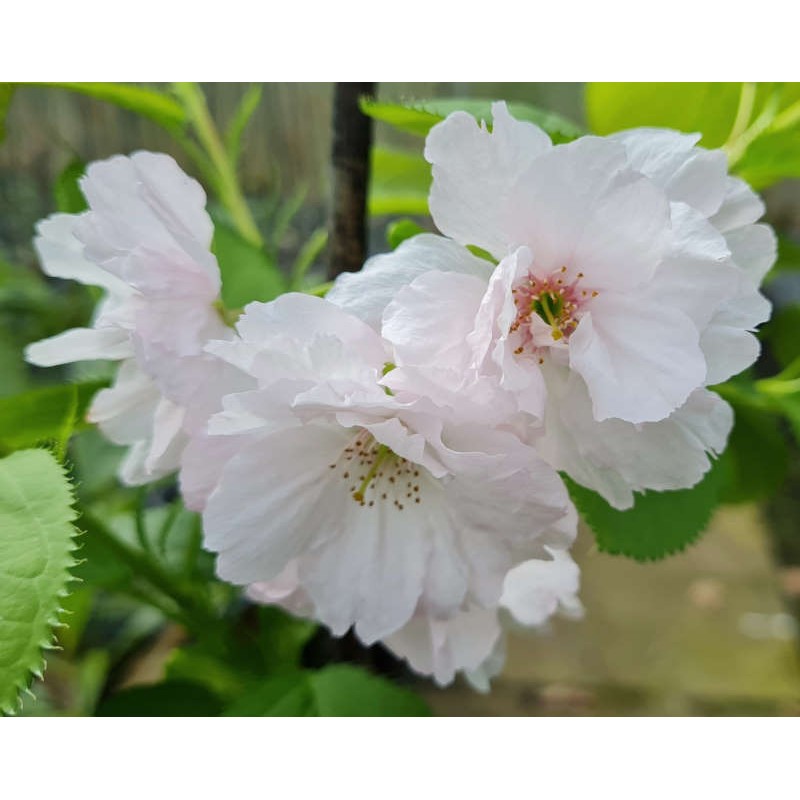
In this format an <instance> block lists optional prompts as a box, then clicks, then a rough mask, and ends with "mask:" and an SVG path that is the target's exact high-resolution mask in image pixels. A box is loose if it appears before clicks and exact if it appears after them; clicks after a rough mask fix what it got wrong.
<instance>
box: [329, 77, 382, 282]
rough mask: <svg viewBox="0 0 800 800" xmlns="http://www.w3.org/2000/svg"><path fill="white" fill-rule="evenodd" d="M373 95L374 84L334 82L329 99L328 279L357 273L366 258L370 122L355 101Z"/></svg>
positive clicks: (370, 140) (370, 143)
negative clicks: (330, 197) (331, 145)
mask: <svg viewBox="0 0 800 800" xmlns="http://www.w3.org/2000/svg"><path fill="white" fill-rule="evenodd" d="M374 94H375V84H374V83H337V84H336V89H335V92H334V98H333V208H332V212H331V220H330V239H329V247H330V249H329V262H328V278H329V279H330V280H333V279H334V278H335V277H336V276H337V275H339V273H341V272H357V271H358V270H360V269H361V267H362V266H363V264H364V259H365V258H366V255H367V227H366V212H367V188H368V186H369V152H370V146H371V145H372V120H371V119H370V118H369V117H367V116H365V115H364V114H362V113H361V110H360V109H359V107H358V100H359V98H360V97H363V96H364V95H367V96H373V95H374Z"/></svg>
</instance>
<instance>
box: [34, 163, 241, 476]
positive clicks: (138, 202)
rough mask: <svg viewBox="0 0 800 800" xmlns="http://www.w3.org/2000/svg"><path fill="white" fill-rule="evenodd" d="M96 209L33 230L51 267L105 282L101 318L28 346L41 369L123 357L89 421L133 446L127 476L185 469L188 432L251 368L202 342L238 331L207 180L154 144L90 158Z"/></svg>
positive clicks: (88, 189) (91, 200)
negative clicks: (228, 318) (225, 295)
mask: <svg viewBox="0 0 800 800" xmlns="http://www.w3.org/2000/svg"><path fill="white" fill-rule="evenodd" d="M81 188H82V190H83V193H84V194H85V196H86V199H87V201H88V204H89V210H87V211H85V212H83V213H81V214H55V215H53V216H51V217H49V218H48V219H46V220H43V221H42V222H40V223H39V225H38V229H37V236H36V239H35V245H36V249H37V251H38V253H39V257H40V260H41V263H42V269H43V270H44V271H45V272H46V273H47V274H48V275H51V276H53V277H57V278H65V279H72V280H77V281H80V282H81V283H85V284H88V285H92V286H98V287H100V288H102V289H103V290H104V291H105V295H104V297H103V299H102V300H101V302H100V303H99V304H98V306H97V309H96V312H95V315H94V319H93V321H92V325H91V327H89V328H76V329H73V330H69V331H65V332H64V333H61V334H58V335H57V336H53V337H51V338H49V339H45V340H43V341H40V342H35V343H33V344H31V345H29V346H28V348H27V351H26V358H27V359H28V361H30V362H31V363H34V364H37V365H39V366H53V365H56V364H66V363H69V362H73V361H81V360H87V359H88V360H92V359H108V360H114V361H120V362H121V364H120V368H119V370H118V372H117V376H116V381H115V383H114V385H113V386H112V387H111V388H108V389H103V390H101V391H100V392H98V394H97V396H96V397H95V398H94V401H93V402H92V405H91V408H90V409H89V414H88V418H89V420H90V421H92V422H96V423H97V424H98V425H99V427H100V429H101V430H102V431H103V432H104V433H105V434H106V435H107V436H108V437H109V438H110V439H111V440H112V441H113V442H115V443H117V444H122V445H129V446H130V449H129V451H128V454H127V456H126V458H125V461H124V462H123V465H122V468H121V478H122V479H123V480H124V481H125V482H126V483H130V484H139V483H145V482H147V481H150V480H153V479H155V478H158V477H160V476H162V475H165V474H167V473H169V472H172V471H174V470H175V469H177V467H178V466H179V463H180V458H181V454H182V452H183V448H184V447H185V445H186V443H187V441H188V437H189V436H190V435H191V434H193V433H195V432H197V431H198V430H199V429H200V428H202V427H203V425H204V424H205V422H206V420H207V418H208V416H209V415H210V414H211V412H212V411H216V410H218V408H219V401H220V398H221V396H222V394H223V393H224V392H225V391H226V390H227V391H233V390H235V389H237V388H243V387H244V386H245V385H246V383H245V382H244V376H242V375H241V374H238V371H237V370H233V369H231V368H230V366H229V365H227V364H225V363H224V362H222V361H220V360H218V359H215V358H214V357H213V356H211V355H210V354H208V353H205V352H204V351H203V348H204V346H205V344H206V342H207V341H208V340H209V339H211V338H214V339H223V338H230V337H232V336H233V332H232V331H231V330H230V329H229V328H228V327H227V326H226V325H225V324H224V323H223V321H222V319H221V318H220V315H219V312H218V310H217V308H216V307H215V306H216V304H217V301H218V299H219V291H220V275H219V268H218V267H217V262H216V259H215V257H214V255H213V254H212V253H211V252H210V249H209V248H210V244H211V238H212V235H213V226H212V222H211V219H210V217H209V216H208V214H207V213H206V211H205V202H206V197H205V193H204V191H203V189H202V188H201V186H200V185H199V184H198V183H197V182H196V181H194V180H193V179H191V178H190V177H189V176H187V175H185V174H184V173H183V172H182V171H181V169H180V167H178V165H177V164H176V163H175V161H174V160H173V159H172V158H170V157H169V156H166V155H162V154H154V153H147V152H138V153H134V154H133V155H132V156H130V157H124V156H114V157H113V158H110V159H108V160H106V161H99V162H95V163H93V164H91V165H89V167H88V169H87V171H86V175H85V177H84V178H83V179H82V180H81Z"/></svg>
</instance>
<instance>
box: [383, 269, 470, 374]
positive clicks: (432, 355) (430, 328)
mask: <svg viewBox="0 0 800 800" xmlns="http://www.w3.org/2000/svg"><path fill="white" fill-rule="evenodd" d="M485 291H486V282H485V281H483V280H481V279H480V278H476V277H474V276H472V275H462V274H459V273H455V272H425V273H423V274H422V275H420V276H419V277H418V278H415V279H414V280H413V281H412V282H411V283H410V284H409V285H408V286H405V287H403V288H402V289H400V291H399V292H398V293H397V294H396V295H395V296H394V299H393V300H392V301H391V302H390V303H389V305H388V306H387V307H386V310H385V311H384V314H383V328H382V335H383V338H384V339H386V340H388V341H389V342H391V343H392V345H393V346H394V353H395V364H396V365H397V366H402V365H404V364H415V365H427V364H437V363H438V364H440V365H441V364H444V363H450V362H453V363H455V364H462V363H463V362H464V360H465V359H466V358H467V357H468V351H467V349H466V347H465V340H466V338H467V335H468V334H469V332H470V331H471V330H472V327H473V320H474V318H475V313H476V311H477V309H478V307H479V306H480V304H481V300H482V299H483V295H484V292H485Z"/></svg>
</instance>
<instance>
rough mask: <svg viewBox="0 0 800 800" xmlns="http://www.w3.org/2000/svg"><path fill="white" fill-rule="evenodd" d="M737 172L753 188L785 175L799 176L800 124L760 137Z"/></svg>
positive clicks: (748, 149)
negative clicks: (799, 125)
mask: <svg viewBox="0 0 800 800" xmlns="http://www.w3.org/2000/svg"><path fill="white" fill-rule="evenodd" d="M736 173H737V174H738V175H739V176H741V177H742V178H744V179H745V180H746V181H747V182H748V183H749V184H751V185H752V187H753V188H754V189H762V188H764V187H766V186H770V185H772V184H773V183H776V182H777V181H779V180H783V179H785V178H800V127H798V126H795V127H793V128H791V129H790V130H788V131H778V132H775V133H766V134H764V135H763V136H760V137H758V138H757V139H756V140H755V141H754V142H753V143H752V144H751V145H750V146H749V147H748V148H747V150H746V152H745V154H744V156H743V158H742V160H741V161H740V162H739V164H738V165H737V166H736Z"/></svg>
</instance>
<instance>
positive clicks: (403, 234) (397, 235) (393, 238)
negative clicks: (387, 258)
mask: <svg viewBox="0 0 800 800" xmlns="http://www.w3.org/2000/svg"><path fill="white" fill-rule="evenodd" d="M420 233H425V229H424V228H423V227H422V226H421V225H417V223H416V222H414V220H413V219H398V220H397V221H396V222H392V223H391V224H390V225H388V226H387V227H386V241H387V243H388V245H389V247H391V248H392V250H397V248H398V247H400V245H401V244H402V243H403V242H404V241H405V240H406V239H410V238H411V237H412V236H416V235H417V234H420Z"/></svg>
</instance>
